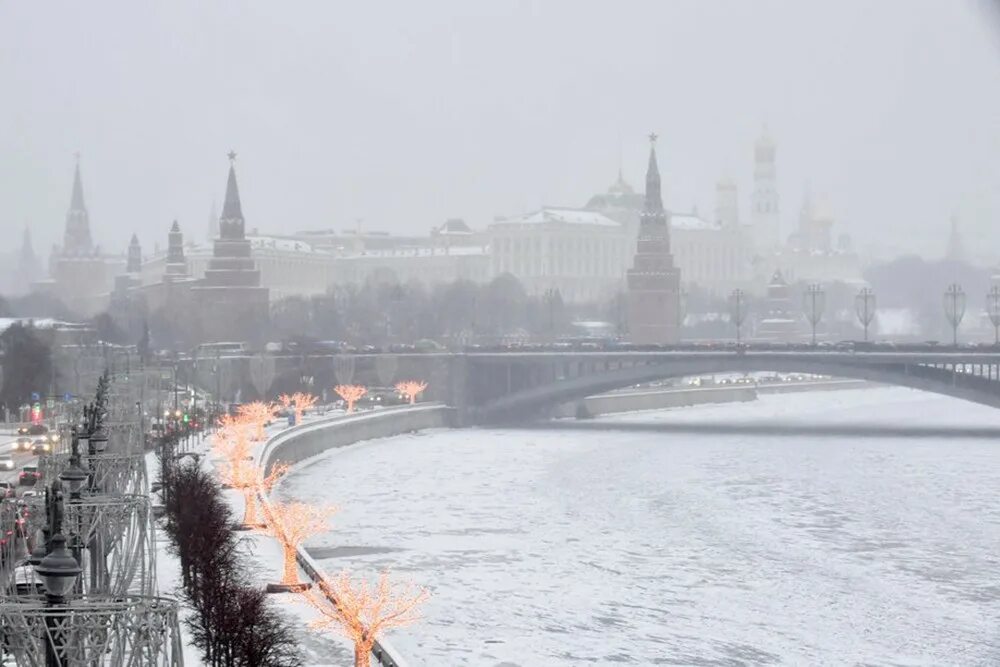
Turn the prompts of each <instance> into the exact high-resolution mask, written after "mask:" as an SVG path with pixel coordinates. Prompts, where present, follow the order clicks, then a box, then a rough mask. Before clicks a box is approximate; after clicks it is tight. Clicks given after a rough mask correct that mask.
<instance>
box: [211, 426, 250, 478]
mask: <svg viewBox="0 0 1000 667" xmlns="http://www.w3.org/2000/svg"><path fill="white" fill-rule="evenodd" d="M252 426H253V425H252V424H251V423H250V422H249V421H248V420H247V419H246V418H245V417H233V416H230V415H223V416H222V417H221V418H220V419H219V428H218V430H217V431H216V432H215V434H214V435H213V436H212V449H213V450H214V451H215V452H216V454H218V455H219V456H220V457H221V458H223V459H225V461H226V463H227V464H228V465H229V467H230V468H232V467H233V466H234V465H236V462H238V461H246V460H247V459H248V458H249V457H250V429H251V428H252Z"/></svg>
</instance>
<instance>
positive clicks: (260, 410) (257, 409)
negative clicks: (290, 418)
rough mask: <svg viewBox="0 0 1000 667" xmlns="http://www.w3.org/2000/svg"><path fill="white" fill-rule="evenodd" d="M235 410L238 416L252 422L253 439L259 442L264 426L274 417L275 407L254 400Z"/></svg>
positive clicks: (262, 435)
mask: <svg viewBox="0 0 1000 667" xmlns="http://www.w3.org/2000/svg"><path fill="white" fill-rule="evenodd" d="M237 412H238V414H239V416H240V417H242V418H244V419H246V420H247V421H248V422H250V423H251V424H253V426H254V437H253V439H254V440H256V441H258V442H259V441H261V440H263V439H264V427H265V426H267V425H268V423H269V422H270V421H271V420H272V419H274V415H275V413H276V412H277V409H276V408H275V406H274V404H272V403H265V402H263V401H254V402H253V403H247V404H245V405H241V406H240V407H239V410H238V411H237Z"/></svg>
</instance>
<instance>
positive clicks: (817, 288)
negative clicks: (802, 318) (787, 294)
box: [803, 283, 826, 347]
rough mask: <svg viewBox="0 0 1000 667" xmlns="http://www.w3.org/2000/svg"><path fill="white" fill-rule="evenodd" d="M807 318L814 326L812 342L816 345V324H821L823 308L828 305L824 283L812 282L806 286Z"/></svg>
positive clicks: (805, 304)
mask: <svg viewBox="0 0 1000 667" xmlns="http://www.w3.org/2000/svg"><path fill="white" fill-rule="evenodd" d="M803 301H804V306H805V311H806V319H807V320H809V324H810V325H811V326H812V344H813V346H814V347H815V346H816V325H818V324H819V322H820V320H822V319H823V310H824V309H825V307H826V292H824V291H823V287H822V285H820V284H819V283H812V284H810V285H809V287H807V288H806V293H805V295H804V298H803Z"/></svg>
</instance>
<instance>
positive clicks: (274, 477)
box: [219, 458, 288, 530]
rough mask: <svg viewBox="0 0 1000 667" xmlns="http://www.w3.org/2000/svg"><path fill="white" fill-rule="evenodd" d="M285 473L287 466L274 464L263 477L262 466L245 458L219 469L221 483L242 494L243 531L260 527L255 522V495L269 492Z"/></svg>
mask: <svg viewBox="0 0 1000 667" xmlns="http://www.w3.org/2000/svg"><path fill="white" fill-rule="evenodd" d="M287 471H288V465H286V464H284V463H275V464H274V465H273V466H271V472H270V473H268V474H267V475H265V474H264V468H263V467H262V466H260V465H258V464H257V463H254V462H253V461H248V460H247V459H246V458H243V459H238V460H235V461H233V462H232V463H231V464H230V465H229V466H228V467H225V468H222V469H220V471H219V475H220V477H221V478H222V481H223V483H225V484H228V485H229V486H231V487H233V488H234V489H239V490H240V491H242V492H243V500H244V506H243V525H242V528H243V529H245V530H249V529H251V528H260V527H261V524H260V523H259V522H258V521H257V494H258V493H261V492H262V493H267V492H268V491H270V490H271V488H272V487H274V485H275V483H277V481H278V478H279V477H281V476H282V475H284V474H285V473H286V472H287Z"/></svg>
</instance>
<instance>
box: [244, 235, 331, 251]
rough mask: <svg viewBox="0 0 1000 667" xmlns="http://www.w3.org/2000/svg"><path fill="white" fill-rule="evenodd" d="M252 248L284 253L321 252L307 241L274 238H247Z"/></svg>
mask: <svg viewBox="0 0 1000 667" xmlns="http://www.w3.org/2000/svg"><path fill="white" fill-rule="evenodd" d="M247 241H250V246H251V247H252V248H255V249H256V248H261V249H268V250H282V251H284V252H319V251H318V250H316V249H315V248H313V247H312V246H311V245H309V244H308V243H306V242H305V241H296V240H294V239H282V238H276V237H274V236H247Z"/></svg>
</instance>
